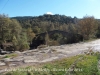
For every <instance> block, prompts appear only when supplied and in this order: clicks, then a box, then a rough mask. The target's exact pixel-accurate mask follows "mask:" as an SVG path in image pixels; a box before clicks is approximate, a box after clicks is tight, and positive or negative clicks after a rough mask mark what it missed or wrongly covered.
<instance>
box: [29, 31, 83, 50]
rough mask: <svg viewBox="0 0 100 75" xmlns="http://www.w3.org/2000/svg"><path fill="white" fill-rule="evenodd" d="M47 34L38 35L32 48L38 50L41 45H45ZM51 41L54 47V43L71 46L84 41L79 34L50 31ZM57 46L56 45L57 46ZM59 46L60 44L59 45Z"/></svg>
mask: <svg viewBox="0 0 100 75" xmlns="http://www.w3.org/2000/svg"><path fill="white" fill-rule="evenodd" d="M46 34H47V33H46V32H45V33H41V34H38V35H36V37H35V38H34V39H33V41H32V44H31V45H30V48H31V49H33V48H37V47H38V46H39V45H42V44H45V36H46ZM48 36H49V41H50V42H52V45H53V44H54V41H56V42H57V43H59V45H61V44H71V43H77V42H80V41H83V37H82V35H79V34H73V33H69V32H65V31H59V30H54V31H48ZM55 45H56V44H55ZM57 45H58V44H57Z"/></svg>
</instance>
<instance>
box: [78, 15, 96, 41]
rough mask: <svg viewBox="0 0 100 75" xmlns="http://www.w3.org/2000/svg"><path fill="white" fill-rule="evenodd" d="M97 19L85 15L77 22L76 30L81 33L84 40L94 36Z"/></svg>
mask: <svg viewBox="0 0 100 75" xmlns="http://www.w3.org/2000/svg"><path fill="white" fill-rule="evenodd" d="M97 27H98V24H97V21H96V20H95V18H94V17H93V16H85V17H83V19H81V20H80V21H79V22H78V32H79V33H80V34H81V35H83V38H84V40H88V39H90V38H93V37H95V34H96V31H97Z"/></svg>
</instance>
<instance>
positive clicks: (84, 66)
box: [6, 54, 99, 75]
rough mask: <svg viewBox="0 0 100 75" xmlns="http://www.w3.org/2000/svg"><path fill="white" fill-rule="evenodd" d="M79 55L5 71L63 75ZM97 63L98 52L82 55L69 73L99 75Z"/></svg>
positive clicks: (17, 74) (19, 74) (13, 73)
mask: <svg viewBox="0 0 100 75" xmlns="http://www.w3.org/2000/svg"><path fill="white" fill-rule="evenodd" d="M81 56H82V55H78V56H74V57H69V58H65V59H61V60H57V61H53V62H49V63H45V64H42V65H40V66H38V67H34V66H31V67H27V68H25V70H30V69H32V71H24V72H22V71H21V72H20V71H14V72H10V73H7V74H6V75H65V74H66V71H65V70H68V68H70V66H71V64H73V63H74V62H75V61H76V60H77V59H79V58H80V57H81ZM97 64H98V54H95V55H83V58H82V59H81V60H80V61H78V62H77V63H76V64H75V66H74V71H70V74H72V75H99V74H98V69H97ZM41 68H42V70H45V69H46V71H41ZM35 70H40V71H35ZM52 70H53V71H52ZM54 70H55V71H54ZM57 70H59V71H57ZM60 70H62V71H60ZM68 74H69V73H67V74H66V75H68Z"/></svg>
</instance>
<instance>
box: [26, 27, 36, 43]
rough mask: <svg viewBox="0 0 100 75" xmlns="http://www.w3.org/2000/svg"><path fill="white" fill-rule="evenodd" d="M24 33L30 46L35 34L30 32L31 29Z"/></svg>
mask: <svg viewBox="0 0 100 75" xmlns="http://www.w3.org/2000/svg"><path fill="white" fill-rule="evenodd" d="M26 33H27V38H28V42H29V43H30V44H31V43H32V40H33V38H34V37H35V33H34V32H33V31H32V29H31V28H28V29H27V32H26Z"/></svg>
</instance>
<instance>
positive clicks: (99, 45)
mask: <svg viewBox="0 0 100 75" xmlns="http://www.w3.org/2000/svg"><path fill="white" fill-rule="evenodd" d="M87 50H93V51H100V39H97V40H94V41H91V42H80V43H75V44H68V45H61V46H50V47H46V48H41V49H33V50H29V51H24V52H15V53H16V54H18V56H17V57H14V58H4V59H2V60H0V64H1V65H0V72H3V71H4V69H6V68H9V67H13V68H15V67H23V66H24V67H26V66H29V65H33V64H38V63H44V62H49V61H53V60H57V59H61V58H65V57H70V56H75V55H78V54H83V53H84V52H85V51H87ZM1 57H2V56H1Z"/></svg>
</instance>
